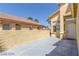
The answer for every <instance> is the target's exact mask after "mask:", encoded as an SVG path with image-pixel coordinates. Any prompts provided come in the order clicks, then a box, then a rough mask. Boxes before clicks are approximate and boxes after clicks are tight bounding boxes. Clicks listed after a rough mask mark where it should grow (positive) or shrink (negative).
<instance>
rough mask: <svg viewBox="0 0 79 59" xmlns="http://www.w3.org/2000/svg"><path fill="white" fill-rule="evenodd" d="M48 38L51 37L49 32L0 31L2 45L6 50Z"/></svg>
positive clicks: (0, 43)
mask: <svg viewBox="0 0 79 59" xmlns="http://www.w3.org/2000/svg"><path fill="white" fill-rule="evenodd" d="M48 37H50V36H49V31H48V30H21V31H20V30H14V31H6V30H4V31H0V45H2V47H4V48H5V49H11V48H14V47H17V46H21V45H25V44H29V43H32V42H34V41H38V40H42V39H46V38H48ZM0 49H1V48H0Z"/></svg>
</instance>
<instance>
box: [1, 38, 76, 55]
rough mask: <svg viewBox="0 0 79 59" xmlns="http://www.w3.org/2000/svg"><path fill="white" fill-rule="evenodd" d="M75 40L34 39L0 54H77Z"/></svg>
mask: <svg viewBox="0 0 79 59" xmlns="http://www.w3.org/2000/svg"><path fill="white" fill-rule="evenodd" d="M74 46H75V42H74V41H73V40H63V41H62V40H60V39H58V38H55V37H51V38H46V39H43V40H38V41H35V42H33V43H31V44H28V45H23V46H20V47H17V48H14V49H10V50H8V51H5V52H3V53H0V55H2V56H4V55H6V56H8V55H9V56H12V55H14V56H65V55H70V56H72V55H77V52H76V47H74Z"/></svg>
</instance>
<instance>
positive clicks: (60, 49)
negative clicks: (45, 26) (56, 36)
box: [46, 39, 77, 56]
mask: <svg viewBox="0 0 79 59" xmlns="http://www.w3.org/2000/svg"><path fill="white" fill-rule="evenodd" d="M53 46H56V48H55V49H54V50H52V51H51V52H50V53H48V54H46V56H77V46H76V41H75V40H72V39H63V40H60V41H59V42H57V43H55V44H53Z"/></svg>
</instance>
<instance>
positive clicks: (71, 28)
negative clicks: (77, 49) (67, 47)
mask: <svg viewBox="0 0 79 59" xmlns="http://www.w3.org/2000/svg"><path fill="white" fill-rule="evenodd" d="M65 30H66V32H67V33H66V38H71V39H76V30H75V23H68V24H66V25H65Z"/></svg>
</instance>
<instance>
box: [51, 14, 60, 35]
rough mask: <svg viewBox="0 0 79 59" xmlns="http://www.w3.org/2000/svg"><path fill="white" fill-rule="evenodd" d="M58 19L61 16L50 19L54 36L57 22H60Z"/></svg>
mask: <svg viewBox="0 0 79 59" xmlns="http://www.w3.org/2000/svg"><path fill="white" fill-rule="evenodd" d="M58 17H59V14H58V15H56V16H55V17H53V18H51V19H50V20H51V33H52V34H53V33H54V31H53V26H54V25H56V22H57V21H58Z"/></svg>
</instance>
